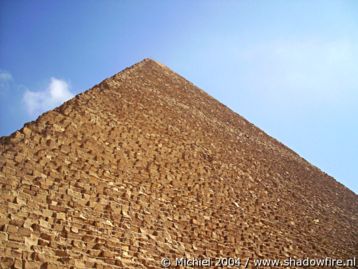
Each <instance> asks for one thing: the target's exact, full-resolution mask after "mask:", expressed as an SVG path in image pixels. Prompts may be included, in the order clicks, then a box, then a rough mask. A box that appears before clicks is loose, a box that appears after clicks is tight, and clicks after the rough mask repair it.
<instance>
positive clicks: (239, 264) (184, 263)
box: [161, 257, 358, 268]
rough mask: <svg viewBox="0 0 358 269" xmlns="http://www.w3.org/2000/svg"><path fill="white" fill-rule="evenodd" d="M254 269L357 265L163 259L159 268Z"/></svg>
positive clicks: (348, 263) (347, 263) (346, 264)
mask: <svg viewBox="0 0 358 269" xmlns="http://www.w3.org/2000/svg"><path fill="white" fill-rule="evenodd" d="M250 265H251V266H254V267H255V268H256V267H270V268H275V267H277V268H278V267H307V266H310V267H356V266H357V265H358V263H357V259H356V257H353V258H351V259H335V258H329V257H326V258H321V259H313V258H304V259H293V258H287V259H253V258H246V259H241V258H184V257H183V258H175V259H168V258H163V259H162V260H161V266H162V267H164V268H169V267H179V266H180V267H236V268H249V266H250Z"/></svg>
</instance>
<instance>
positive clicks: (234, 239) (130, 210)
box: [0, 59, 358, 268]
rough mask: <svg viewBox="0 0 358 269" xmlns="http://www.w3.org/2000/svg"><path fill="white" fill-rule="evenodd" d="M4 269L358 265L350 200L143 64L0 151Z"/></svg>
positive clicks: (356, 202)
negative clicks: (227, 262) (276, 261)
mask: <svg viewBox="0 0 358 269" xmlns="http://www.w3.org/2000/svg"><path fill="white" fill-rule="evenodd" d="M0 142H1V144H0V156H1V157H0V158H1V159H0V180H1V184H2V188H1V204H2V206H1V218H0V222H1V223H0V230H1V231H0V256H1V258H0V259H1V266H2V267H3V268H11V267H14V268H158V267H160V261H161V259H162V258H163V257H168V258H170V259H172V260H173V259H175V258H181V257H192V258H200V257H212V258H213V257H238V258H242V259H246V258H248V257H250V258H263V257H265V258H282V259H283V258H286V257H292V258H293V257H296V258H304V257H311V258H315V257H326V256H327V257H337V258H351V257H353V256H357V254H358V233H357V231H358V229H357V227H358V197H357V195H355V194H354V193H353V192H351V191H350V190H348V189H347V188H345V187H344V186H342V185H341V184H339V183H337V182H336V181H335V180H334V179H333V178H331V177H329V176H328V175H326V174H325V173H323V172H321V171H320V170H319V169H317V168H315V167H314V166H312V165H310V164H309V163H308V162H306V161H305V160H304V159H302V158H301V157H299V156H298V155H297V154H295V153H294V152H293V151H291V150H290V149H288V148H287V147H285V146H284V145H282V144H280V143H279V142H278V141H276V140H275V139H273V138H271V137H269V136H268V135H266V134H265V133H264V132H262V131H261V130H260V129H258V128H257V127H255V126H254V125H252V124H250V123H249V122H248V121H246V120H245V119H244V118H242V117H241V116H239V115H237V114H235V113H234V112H232V111H231V110H230V109H228V108H227V107H225V106H224V105H222V104H220V103H219V102H218V101H216V100H214V99H213V98H211V97H210V96H208V95H207V94H206V93H205V92H203V91H202V90H200V89H198V88H197V87H195V86H194V85H193V84H192V83H190V82H188V81H186V80H185V79H183V78H182V77H180V76H179V75H177V74H175V73H174V72H172V71H171V70H169V69H168V68H167V67H165V66H163V65H161V64H159V63H156V62H154V61H152V60H149V59H146V60H144V61H142V62H140V63H138V64H136V65H134V66H132V67H130V68H127V69H126V70H124V71H122V72H121V73H118V74H117V75H115V76H113V77H111V78H109V79H106V80H105V81H103V82H102V83H100V84H98V85H96V86H95V87H93V88H92V89H91V90H89V91H87V92H85V93H83V94H80V95H78V96H76V97H75V98H74V99H72V100H70V101H68V102H66V103H65V104H63V105H62V106H61V107H59V108H57V109H55V110H52V111H50V112H48V113H45V114H44V115H42V116H41V117H40V118H39V119H37V120H36V121H35V122H31V123H29V124H27V125H26V126H25V127H24V128H23V129H22V130H20V131H18V132H16V133H14V134H12V135H11V136H10V137H3V138H1V140H0Z"/></svg>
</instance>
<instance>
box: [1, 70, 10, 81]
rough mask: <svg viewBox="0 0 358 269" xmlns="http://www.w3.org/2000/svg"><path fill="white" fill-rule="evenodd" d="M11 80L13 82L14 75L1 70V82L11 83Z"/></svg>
mask: <svg viewBox="0 0 358 269" xmlns="http://www.w3.org/2000/svg"><path fill="white" fill-rule="evenodd" d="M11 80H12V75H11V73H10V72H8V71H5V70H0V81H1V82H5V81H11Z"/></svg>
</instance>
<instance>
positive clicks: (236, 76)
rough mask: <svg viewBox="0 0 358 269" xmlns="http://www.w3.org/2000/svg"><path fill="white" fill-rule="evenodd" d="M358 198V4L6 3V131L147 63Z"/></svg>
mask: <svg viewBox="0 0 358 269" xmlns="http://www.w3.org/2000/svg"><path fill="white" fill-rule="evenodd" d="M147 57H149V58H153V59H155V60H157V61H159V62H162V63H163V64H165V65H167V66H169V67H170V68H171V69H173V70H174V71H176V72H178V73H179V74H181V75H183V76H184V77H186V78H187V79H189V80H190V81H192V82H193V83H195V84H196V85H197V86H199V87H201V88H203V89H204V90H205V91H207V92H208V93H209V94H210V95H212V96H213V97H215V98H216V99H218V100H219V101H221V102H222V103H224V104H226V105H227V106H229V107H230V108H231V109H233V110H234V111H235V112H237V113H239V114H241V115H243V116H244V117H245V118H247V119H248V120H249V121H251V122H253V123H254V124H256V125H257V126H259V127H260V128H261V129H263V130H264V131H266V132H267V133H268V134H270V135H271V136H273V137H275V138H277V139H278V140H280V141H281V142H283V143H285V144H286V145H288V146H289V147H291V148H292V149H293V150H295V151H296V152H298V153H299V154H300V155H301V156H303V157H304V158H305V159H307V160H308V161H310V162H311V163H313V164H314V165H316V166H318V167H319V168H321V169H322V170H324V171H325V172H327V173H328V174H330V175H332V176H333V177H335V178H336V179H337V180H338V181H340V182H342V183H343V184H344V185H346V186H347V187H349V188H350V189H351V190H353V191H355V192H356V193H358V179H357V177H358V171H357V167H358V156H357V154H358V142H357V138H358V120H357V116H358V2H357V1H354V0H352V1H349V0H347V1H329V0H324V1H319V0H318V1H304V0H297V1H275V0H273V1H249V0H247V1H230V0H227V1H219V0H218V1H210V0H207V1H200V0H199V1H189V0H188V1H164V0H162V1H108V0H107V1H41V0H37V1H21V0H18V1H11V0H9V1H4V0H1V1H0V135H9V134H10V133H12V132H13V131H15V130H16V129H19V128H21V127H22V126H23V124H24V123H25V122H27V121H30V120H34V119H36V118H37V116H38V115H39V114H40V113H42V112H44V111H46V110H48V109H51V108H53V107H54V106H57V105H59V104H61V103H62V102H63V101H65V100H67V99H68V98H71V97H72V96H73V95H75V94H77V93H80V92H82V91H84V90H86V89H88V88H90V87H91V86H93V85H95V84H97V83H98V82H100V81H102V80H103V79H104V78H106V77H109V76H111V75H113V74H114V73H117V72H119V71H121V70H122V69H123V68H125V67H127V66H130V65H132V64H133V63H135V62H138V61H140V60H142V59H143V58H147Z"/></svg>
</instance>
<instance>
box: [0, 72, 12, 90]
mask: <svg viewBox="0 0 358 269" xmlns="http://www.w3.org/2000/svg"><path fill="white" fill-rule="evenodd" d="M12 81H13V77H12V75H11V73H10V72H8V71H5V70H0V95H2V94H4V93H5V91H7V90H8V89H9V87H10V84H11V82H12Z"/></svg>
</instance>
